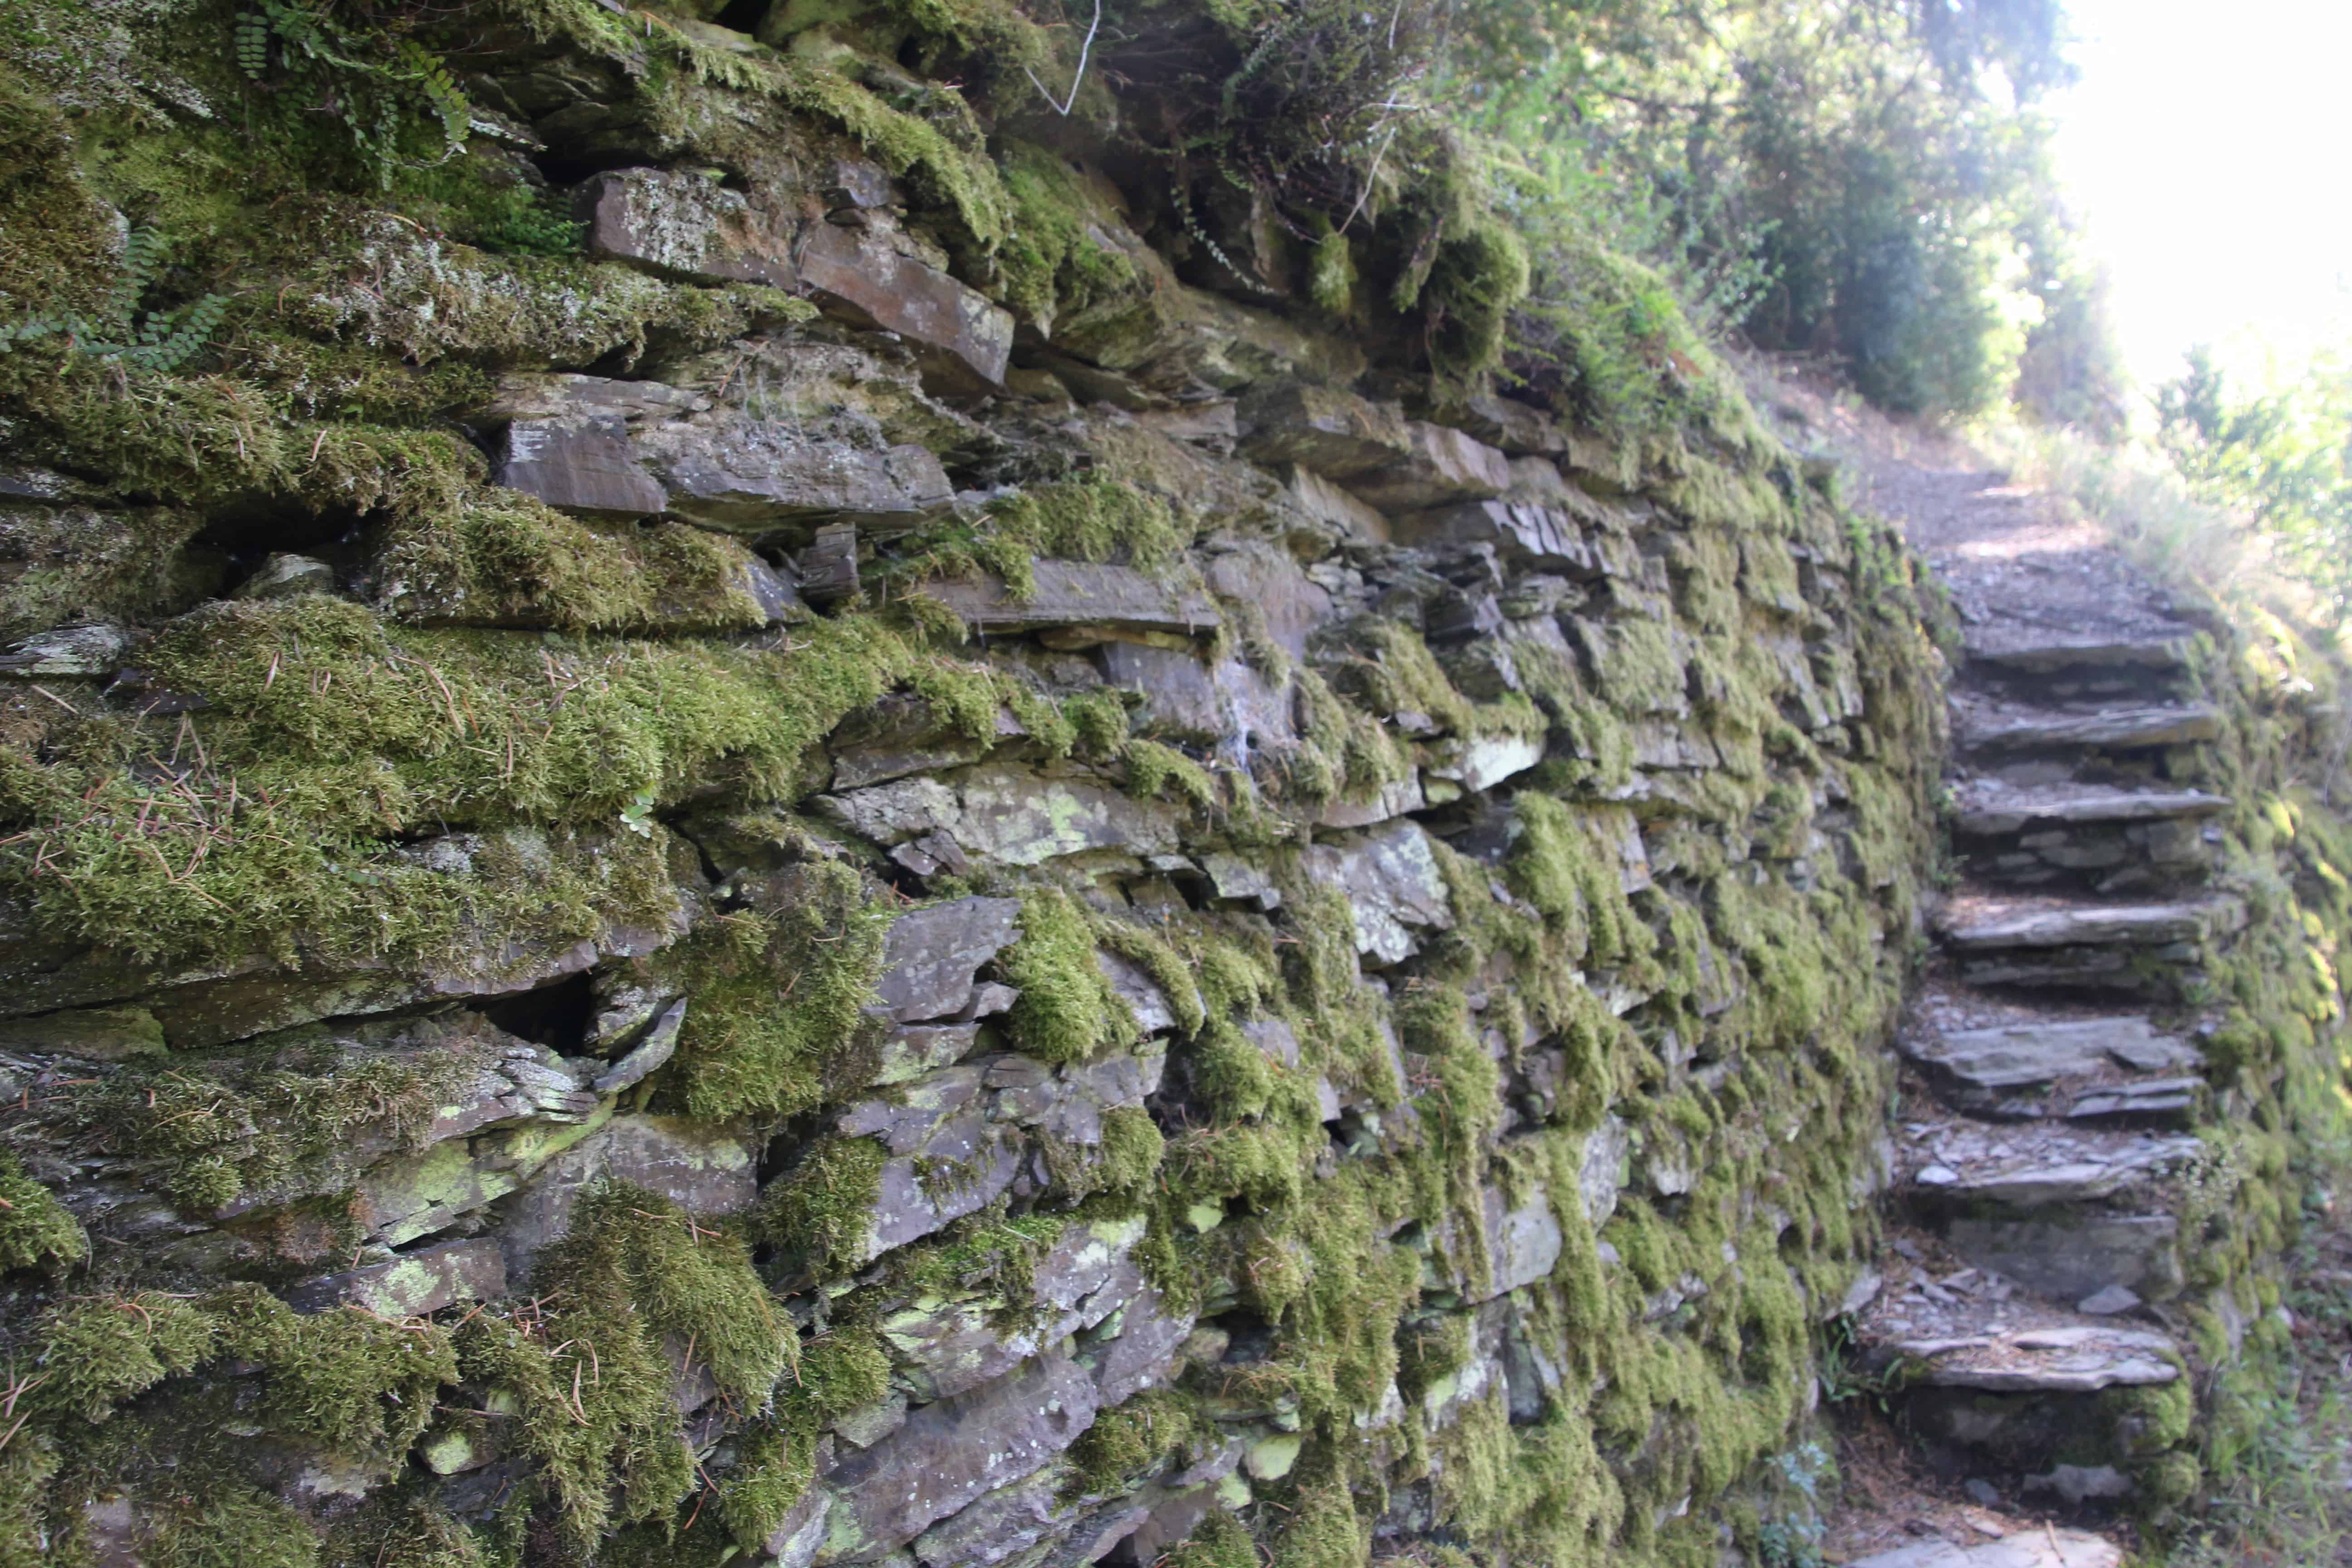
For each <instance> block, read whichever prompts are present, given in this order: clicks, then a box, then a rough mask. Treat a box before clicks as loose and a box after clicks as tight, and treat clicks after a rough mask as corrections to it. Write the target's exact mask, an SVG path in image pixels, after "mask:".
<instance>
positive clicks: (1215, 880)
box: [158, 851, 1282, 1045]
mask: <svg viewBox="0 0 2352 1568" xmlns="http://www.w3.org/2000/svg"><path fill="white" fill-rule="evenodd" d="M1201 869H1202V871H1204V872H1206V873H1207V874H1208V878H1209V889H1210V891H1212V892H1213V893H1214V894H1215V895H1216V896H1217V897H1218V898H1221V899H1232V900H1234V901H1235V902H1237V903H1250V904H1255V905H1256V906H1257V907H1258V908H1259V909H1261V910H1278V909H1280V908H1281V907H1282V889H1280V888H1277V887H1276V886H1275V885H1274V879H1272V878H1270V877H1268V876H1267V875H1266V874H1265V872H1264V871H1262V870H1260V869H1259V868H1257V867H1256V866H1255V865H1253V864H1251V863H1250V862H1249V861H1247V860H1245V859H1244V858H1242V857H1240V856H1238V855H1228V854H1225V853H1223V852H1222V851H1220V852H1215V853H1212V854H1208V855H1203V856H1202V857H1201ZM158 1044H159V1045H160V1044H161V1042H160V1040H159V1041H158Z"/></svg>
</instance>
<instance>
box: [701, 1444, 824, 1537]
mask: <svg viewBox="0 0 2352 1568" xmlns="http://www.w3.org/2000/svg"><path fill="white" fill-rule="evenodd" d="M815 1477H816V1439H815V1436H814V1434H812V1433H807V1432H800V1431H785V1430H783V1429H782V1428H781V1427H777V1426H761V1427H758V1428H755V1429H754V1430H752V1431H751V1432H749V1433H746V1434H745V1435H744V1436H741V1437H740V1438H739V1439H737V1441H736V1453H735V1468H734V1470H733V1472H732V1473H730V1475H729V1476H728V1478H727V1479H726V1480H725V1482H724V1483H723V1484H722V1485H721V1486H720V1488H719V1517H720V1518H721V1519H722V1520H724V1521H726V1524H727V1528H728V1530H729V1531H731V1532H732V1533H733V1535H734V1537H735V1544H736V1545H737V1546H739V1547H740V1548H741V1549H742V1550H743V1551H745V1552H759V1551H760V1550H761V1547H762V1545H763V1544H764V1543H765V1542H766V1541H767V1539H768V1537H769V1536H770V1535H771V1534H772V1533H773V1532H774V1531H775V1529H776V1527H777V1526H778V1525H781V1524H782V1523H783V1521H784V1518H785V1516H786V1515H787V1514H789V1513H791V1511H792V1509H793V1504H794V1503H796V1502H798V1501H800V1500H801V1497H802V1495H803V1493H805V1492H806V1491H807V1490H808V1488H809V1483H810V1482H811V1481H812V1480H814V1479H815Z"/></svg>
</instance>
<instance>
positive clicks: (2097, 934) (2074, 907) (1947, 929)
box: [1935, 888, 2245, 1002]
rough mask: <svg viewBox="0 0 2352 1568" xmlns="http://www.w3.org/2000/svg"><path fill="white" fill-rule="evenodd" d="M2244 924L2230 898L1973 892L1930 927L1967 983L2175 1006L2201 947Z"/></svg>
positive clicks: (2188, 985) (2195, 970)
mask: <svg viewBox="0 0 2352 1568" xmlns="http://www.w3.org/2000/svg"><path fill="white" fill-rule="evenodd" d="M2244 921H2245V908H2244V906H2243V905H2242V904H2241V903H2239V902H2238V900H2235V899H2231V898H2220V897H2214V898H2201V899H2180V900H2171V901H2168V902H2160V903H2159V902H2149V903H2124V902H2100V901H2093V900H2084V899H2064V898H2056V897H2046V896H2045V897H2032V896H2012V895H2005V894H2002V893H1999V892H1994V891H1989V890H1987V889H1982V888H1977V889H1970V890H1969V891H1967V892H1964V893H1962V894H1960V895H1958V896H1956V897H1954V898H1953V899H1951V900H1948V902H1947V903H1946V904H1945V906H1944V908H1943V909H1942V910H1940V911H1938V913H1937V917H1936V921H1935V930H1936V935H1937V941H1938V942H1940V943H1941V944H1942V946H1943V948H1944V950H1945V951H1946V952H1948V953H1950V954H1952V955H1953V957H1954V959H1955V961H1956V963H1955V967H1956V969H1957V971H1958V976H1959V978H1960V979H1961V980H1962V981H1964V982H1966V983H1967V984H1970V985H1975V986H1982V987H1986V988H1992V989H2015V988H2026V989H2035V990H2054V991H2062V992H2077V993H2079V992H2113V993H2119V994H2126V995H2131V996H2140V997H2146V998H2147V999H2149V1000H2150V1001H2152V1002H2178V1001H2180V1000H2182V999H2184V998H2185V997H2187V996H2188V995H2189V994H2191V993H2192V992H2193V991H2194V989H2195V985H2196V984H2197V982H2199V981H2200V979H2201V974H2202V972H2201V970H2200V967H2199V966H2200V964H2201V963H2203V962H2204V958H2205V950H2206V945H2207V943H2208V942H2210V941H2211V940H2212V939H2213V938H2215V937H2217V936H2221V935H2223V934H2226V933H2228V932H2230V931H2235V930H2237V929H2238V928H2239V927H2240V926H2241V925H2242V924H2243V923H2244Z"/></svg>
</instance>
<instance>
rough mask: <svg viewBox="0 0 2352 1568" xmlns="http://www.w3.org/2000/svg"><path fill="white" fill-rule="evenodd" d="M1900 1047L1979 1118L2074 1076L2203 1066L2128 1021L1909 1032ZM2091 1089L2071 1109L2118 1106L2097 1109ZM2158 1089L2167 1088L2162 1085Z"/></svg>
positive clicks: (1946, 1094)
mask: <svg viewBox="0 0 2352 1568" xmlns="http://www.w3.org/2000/svg"><path fill="white" fill-rule="evenodd" d="M1902 1047H1903V1052H1904V1055H1906V1057H1908V1058H1911V1059H1912V1060H1913V1061H1915V1062H1917V1063H1918V1064H1919V1065H1920V1066H1922V1067H1924V1068H1927V1070H1928V1072H1929V1074H1930V1075H1931V1076H1932V1077H1933V1079H1935V1081H1936V1084H1937V1090H1938V1092H1939V1093H1940V1094H1941V1095H1942V1096H1943V1098H1944V1099H1945V1100H1948V1101H1949V1102H1950V1103H1951V1104H1953V1105H1954V1106H1956V1107H1958V1109H1961V1110H1972V1111H1977V1112H1979V1113H1982V1112H1989V1111H1993V1110H2000V1109H2001V1108H2003V1107H2007V1106H2010V1105H2011V1104H2013V1103H2018V1102H2019V1097H2020V1096H2038V1095H2041V1094H2042V1093H2045V1092H2046V1091H2048V1090H2050V1089H2053V1087H2055V1086H2058V1085H2061V1084H2063V1083H2065V1082H2067V1081H2068V1080H2071V1079H2080V1078H2085V1077H2090V1076H2093V1075H2103V1074H2111V1073H2112V1072H2113V1071H2115V1070H2116V1069H2118V1068H2121V1069H2125V1070H2130V1071H2137V1072H2159V1071H2167V1070H2170V1071H2175V1072H2178V1071H2180V1070H2182V1069H2195V1068H2201V1067H2203V1066H2204V1061H2205V1058H2204V1054H2203V1053H2202V1052H2200V1051H2199V1050H2198V1049H2197V1048H2196V1047H2194V1046H2191V1045H2189V1044H2188V1043H2187V1042H2186V1041H2183V1040H2179V1039H2177V1038H2175V1037H2172V1036H2169V1035H2166V1034H2163V1033H2161V1032H2159V1031H2158V1029H2157V1028H2156V1026H2154V1025H2152V1024H2150V1023H2149V1022H2148V1021H2147V1019H2146V1018H2145V1017H2139V1016H2119V1017H2112V1018H2037V1019H2033V1020H2032V1021H2030V1022H2023V1023H2016V1024H2004V1025H1997V1026H1990V1027H1986V1028H1979V1029H1956V1030H1952V1031H1949V1032H1948V1033H1944V1034H1941V1035H1933V1036H1927V1035H1923V1034H1919V1033H1914V1034H1911V1035H1907V1036H1906V1037H1904V1039H1903V1041H1902ZM2158 1082H2159V1083H2162V1084H2165V1085H2168V1086H2181V1087H2183V1088H2193V1087H2194V1086H2195V1080H2183V1079H2160V1080H2158ZM2130 1087H2133V1088H2135V1089H2137V1088H2138V1087H2144V1086H2130ZM2098 1092H2099V1091H2091V1092H2090V1093H2089V1094H2087V1095H2083V1096H2076V1097H2074V1099H2073V1101H2072V1104H2073V1106H2074V1108H2080V1107H2081V1106H2082V1105H2083V1104H2084V1103H2085V1101H2086V1100H2087V1101H2089V1102H2090V1103H2092V1104H2093V1105H2094V1107H2095V1109H2093V1110H2090V1111H2088V1112H2087V1114H2091V1115H2100V1114H2107V1113H2109V1110H2110V1109H2120V1108H2106V1107H2103V1106H2100V1105H2099V1103H2098V1100H2097V1094H2098ZM2110 1092H2113V1091H2110ZM2163 1092H2166V1093H2169V1092H2171V1090H2170V1089H2169V1088H2168V1089H2166V1090H2164V1091H2163ZM2023 1103H2024V1104H2025V1105H2026V1106H2027V1108H2029V1109H2040V1107H2039V1105H2038V1104H2036V1103H2035V1102H2033V1101H2032V1100H2027V1101H2024V1102H2023ZM2053 1109H2055V1108H2054V1107H2053ZM2150 1109H2151V1110H2161V1109H2164V1108H2163V1107H2150Z"/></svg>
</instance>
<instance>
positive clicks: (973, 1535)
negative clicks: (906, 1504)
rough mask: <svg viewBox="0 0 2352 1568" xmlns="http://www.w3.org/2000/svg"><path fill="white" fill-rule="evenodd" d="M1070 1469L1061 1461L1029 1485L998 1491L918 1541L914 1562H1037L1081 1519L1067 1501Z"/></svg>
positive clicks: (981, 1566)
mask: <svg viewBox="0 0 2352 1568" xmlns="http://www.w3.org/2000/svg"><path fill="white" fill-rule="evenodd" d="M1069 1480H1070V1468H1069V1466H1068V1465H1067V1464H1066V1463H1064V1462H1062V1461H1060V1460H1056V1461H1055V1462H1054V1463H1052V1464H1049V1465H1047V1466H1046V1467H1045V1468H1044V1469H1041V1470H1039V1471H1038V1472H1037V1473H1036V1474H1035V1475H1034V1476H1031V1477H1029V1478H1027V1479H1024V1480H1019V1481H1015V1482H1013V1484H1012V1485H1011V1486H1009V1487H999V1488H998V1489H996V1490H994V1491H992V1492H990V1493H988V1494H987V1495H986V1496H984V1497H982V1498H979V1499H977V1500H974V1501H973V1502H971V1504H969V1505H967V1506H966V1507H964V1508H963V1509H961V1510H959V1511H958V1512H956V1513H955V1514H953V1515H952V1516H950V1517H949V1518H947V1519H944V1520H941V1521H940V1522H939V1523H937V1524H935V1525H933V1526H931V1527H930V1529H929V1530H927V1531H923V1533H922V1534H921V1535H920V1536H919V1537H917V1538H916V1541H915V1544H914V1553H915V1558H916V1560H917V1561H918V1562H920V1563H924V1564H925V1565H926V1568H963V1565H964V1564H967V1563H969V1564H971V1565H972V1568H993V1564H995V1563H1003V1562H1005V1561H1006V1560H1008V1559H1012V1558H1016V1557H1017V1558H1019V1559H1020V1560H1021V1561H1022V1562H1023V1563H1031V1562H1034V1561H1035V1559H1036V1554H1037V1553H1038V1552H1039V1551H1040V1550H1042V1549H1045V1548H1048V1547H1050V1546H1052V1545H1053V1544H1054V1543H1055V1542H1059V1541H1061V1540H1062V1539H1063V1538H1064V1537H1065V1536H1066V1535H1068V1534H1069V1533H1070V1531H1072V1530H1073V1529H1074V1528H1075V1527H1076V1523H1077V1515H1076V1511H1075V1510H1072V1509H1070V1508H1069V1507H1068V1506H1067V1505H1066V1504H1065V1503H1064V1502H1063V1501H1062V1490H1063V1489H1064V1488H1065V1487H1066V1486H1067V1485H1068V1484H1069Z"/></svg>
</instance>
